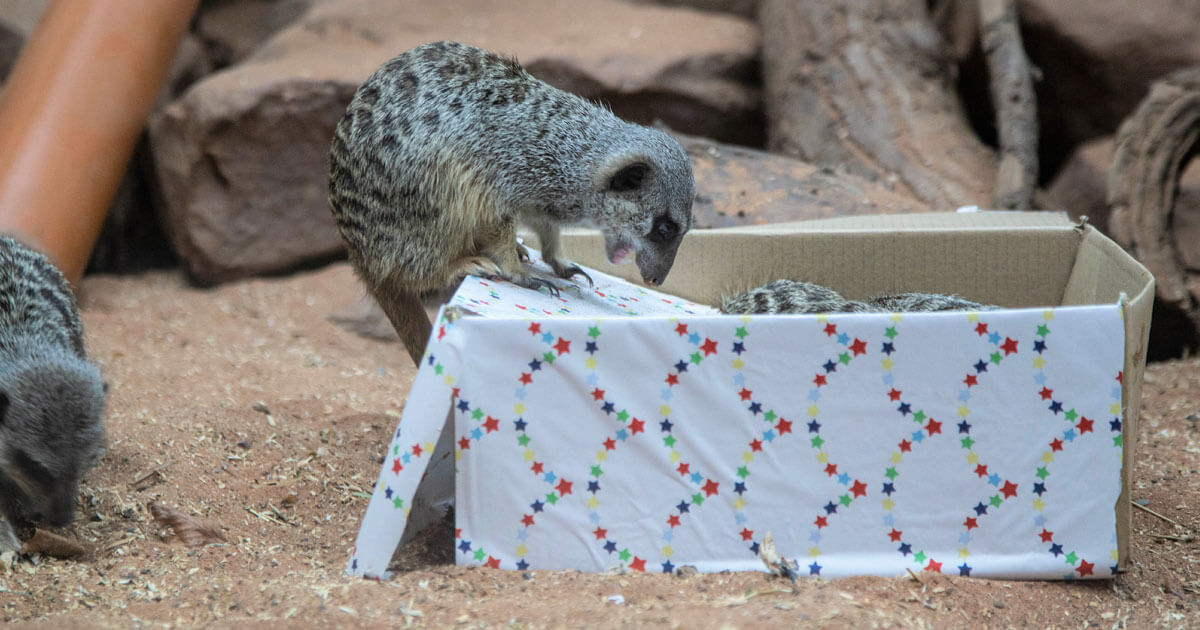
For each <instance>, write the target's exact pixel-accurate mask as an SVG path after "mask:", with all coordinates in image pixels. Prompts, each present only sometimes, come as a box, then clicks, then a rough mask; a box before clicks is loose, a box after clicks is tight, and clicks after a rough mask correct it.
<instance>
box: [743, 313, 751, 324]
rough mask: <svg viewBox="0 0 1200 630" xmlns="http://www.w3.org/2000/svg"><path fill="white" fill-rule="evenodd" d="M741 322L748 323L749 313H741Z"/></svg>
mask: <svg viewBox="0 0 1200 630" xmlns="http://www.w3.org/2000/svg"><path fill="white" fill-rule="evenodd" d="M742 323H743V324H749V323H750V316H749V315H742Z"/></svg>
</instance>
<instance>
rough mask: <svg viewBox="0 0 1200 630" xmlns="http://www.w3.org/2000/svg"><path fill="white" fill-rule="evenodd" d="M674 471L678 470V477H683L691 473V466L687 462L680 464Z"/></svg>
mask: <svg viewBox="0 0 1200 630" xmlns="http://www.w3.org/2000/svg"><path fill="white" fill-rule="evenodd" d="M675 470H678V471H679V475H680V476H685V475H687V474H688V473H689V472H691V471H692V467H691V465H689V464H688V463H687V462H680V463H679V467H678V468H676V469H675Z"/></svg>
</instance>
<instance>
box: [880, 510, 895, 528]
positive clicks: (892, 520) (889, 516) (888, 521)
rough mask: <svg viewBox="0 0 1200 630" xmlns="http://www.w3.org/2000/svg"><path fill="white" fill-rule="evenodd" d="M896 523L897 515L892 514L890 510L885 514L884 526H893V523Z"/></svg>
mask: <svg viewBox="0 0 1200 630" xmlns="http://www.w3.org/2000/svg"><path fill="white" fill-rule="evenodd" d="M895 524H896V517H895V516H892V513H891V512H888V513H887V514H884V515H883V526H884V527H891V526H892V525H895Z"/></svg>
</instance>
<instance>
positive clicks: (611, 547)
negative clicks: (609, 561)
mask: <svg viewBox="0 0 1200 630" xmlns="http://www.w3.org/2000/svg"><path fill="white" fill-rule="evenodd" d="M604 550H605V551H607V552H608V553H612V552H614V551H616V550H617V543H615V542H613V541H611V540H606V541H605V542H604Z"/></svg>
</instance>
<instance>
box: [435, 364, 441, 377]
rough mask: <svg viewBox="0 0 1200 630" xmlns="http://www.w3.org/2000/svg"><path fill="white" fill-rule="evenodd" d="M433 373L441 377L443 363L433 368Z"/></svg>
mask: <svg viewBox="0 0 1200 630" xmlns="http://www.w3.org/2000/svg"><path fill="white" fill-rule="evenodd" d="M433 373H434V374H437V375H439V376H440V375H441V373H442V364H441V363H439V364H437V365H435V366H433Z"/></svg>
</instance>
